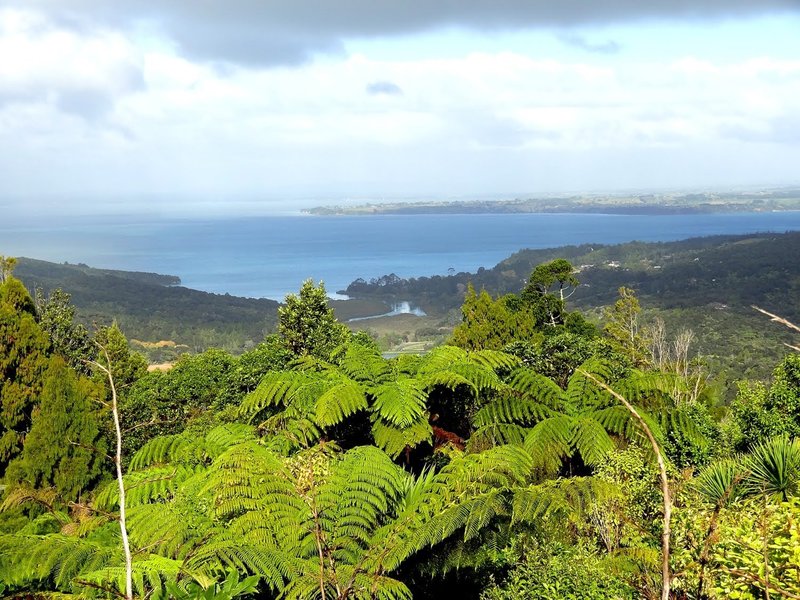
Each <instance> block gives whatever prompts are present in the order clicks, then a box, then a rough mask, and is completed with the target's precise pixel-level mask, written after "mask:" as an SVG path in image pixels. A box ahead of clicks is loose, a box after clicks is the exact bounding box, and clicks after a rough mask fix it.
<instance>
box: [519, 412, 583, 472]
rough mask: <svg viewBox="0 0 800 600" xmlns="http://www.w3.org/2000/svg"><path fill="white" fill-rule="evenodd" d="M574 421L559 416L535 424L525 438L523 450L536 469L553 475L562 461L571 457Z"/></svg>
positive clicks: (564, 416) (570, 418)
mask: <svg viewBox="0 0 800 600" xmlns="http://www.w3.org/2000/svg"><path fill="white" fill-rule="evenodd" d="M573 424H574V419H573V418H572V417H568V416H566V415H559V416H555V417H550V418H549V419H545V420H544V421H541V422H540V423H537V424H536V425H535V426H534V427H533V429H531V430H530V432H529V433H528V435H527V437H526V438H525V449H526V450H527V451H528V452H529V453H530V455H531V456H532V457H533V458H534V460H535V461H536V465H537V466H538V467H541V468H543V469H544V470H545V471H547V472H548V473H555V472H557V471H558V469H559V467H561V463H562V460H563V459H565V458H568V457H570V456H571V455H572V438H573Z"/></svg>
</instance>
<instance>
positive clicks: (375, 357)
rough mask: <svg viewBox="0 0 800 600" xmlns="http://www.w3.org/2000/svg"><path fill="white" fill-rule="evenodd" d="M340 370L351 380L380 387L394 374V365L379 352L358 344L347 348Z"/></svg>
mask: <svg viewBox="0 0 800 600" xmlns="http://www.w3.org/2000/svg"><path fill="white" fill-rule="evenodd" d="M339 368H340V369H341V370H342V371H343V372H344V373H345V374H346V375H347V376H348V377H349V378H351V379H353V380H354V381H358V382H359V383H363V384H365V385H369V386H376V385H380V384H381V383H382V382H384V381H385V380H386V379H387V377H389V376H390V375H391V373H392V365H391V364H390V363H389V361H387V360H386V359H385V358H383V357H382V356H381V355H380V353H379V352H378V351H377V350H374V349H372V348H366V347H364V346H360V345H358V344H350V345H348V346H347V349H346V352H345V354H344V356H343V357H342V359H341V361H340V363H339Z"/></svg>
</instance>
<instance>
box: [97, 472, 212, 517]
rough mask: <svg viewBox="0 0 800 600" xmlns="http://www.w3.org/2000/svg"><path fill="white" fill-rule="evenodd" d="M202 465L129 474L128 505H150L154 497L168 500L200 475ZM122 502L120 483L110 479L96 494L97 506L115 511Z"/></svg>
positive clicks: (127, 484)
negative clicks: (186, 482)
mask: <svg viewBox="0 0 800 600" xmlns="http://www.w3.org/2000/svg"><path fill="white" fill-rule="evenodd" d="M200 470H202V467H200V466H198V465H188V466H187V465H181V464H177V465H174V466H172V465H166V466H155V467H149V468H146V469H142V470H140V471H133V472H131V473H128V474H127V475H125V478H124V481H125V492H126V501H127V504H128V506H136V505H139V504H146V503H149V502H151V501H153V500H166V499H168V498H171V497H172V496H174V495H175V493H176V492H177V491H178V489H180V487H181V486H182V485H183V484H184V482H185V481H186V480H187V479H189V478H190V477H193V476H194V475H195V474H197V473H198V472H199V471H200ZM118 505H119V485H118V483H117V482H116V481H111V482H108V483H107V484H106V485H105V486H103V488H102V489H101V490H100V492H99V493H98V494H97V496H96V497H95V506H96V507H97V508H100V509H102V510H113V509H115V508H116V507H117V506H118Z"/></svg>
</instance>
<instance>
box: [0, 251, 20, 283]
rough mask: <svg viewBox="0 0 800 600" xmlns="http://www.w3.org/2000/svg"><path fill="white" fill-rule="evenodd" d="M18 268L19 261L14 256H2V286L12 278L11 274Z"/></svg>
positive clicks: (0, 268) (0, 270)
mask: <svg viewBox="0 0 800 600" xmlns="http://www.w3.org/2000/svg"><path fill="white" fill-rule="evenodd" d="M16 266H17V259H16V258H14V257H13V256H3V255H2V254H0V284H2V283H4V282H6V281H7V280H8V279H10V278H11V273H13V272H14V268H15V267H16Z"/></svg>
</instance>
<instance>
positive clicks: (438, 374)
mask: <svg viewBox="0 0 800 600" xmlns="http://www.w3.org/2000/svg"><path fill="white" fill-rule="evenodd" d="M420 381H421V382H422V383H423V385H424V386H425V388H426V389H428V390H430V389H432V388H434V387H436V386H437V385H440V386H442V387H445V388H447V389H449V390H455V389H456V388H458V386H462V385H463V386H465V387H467V388H469V389H470V391H471V393H472V394H477V393H478V388H477V387H476V386H475V385H474V384H473V383H472V381H470V380H469V379H467V378H466V377H464V376H463V375H461V374H459V373H456V372H454V371H449V370H448V371H445V370H442V371H434V372H432V373H426V374H424V375H421V376H420Z"/></svg>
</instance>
